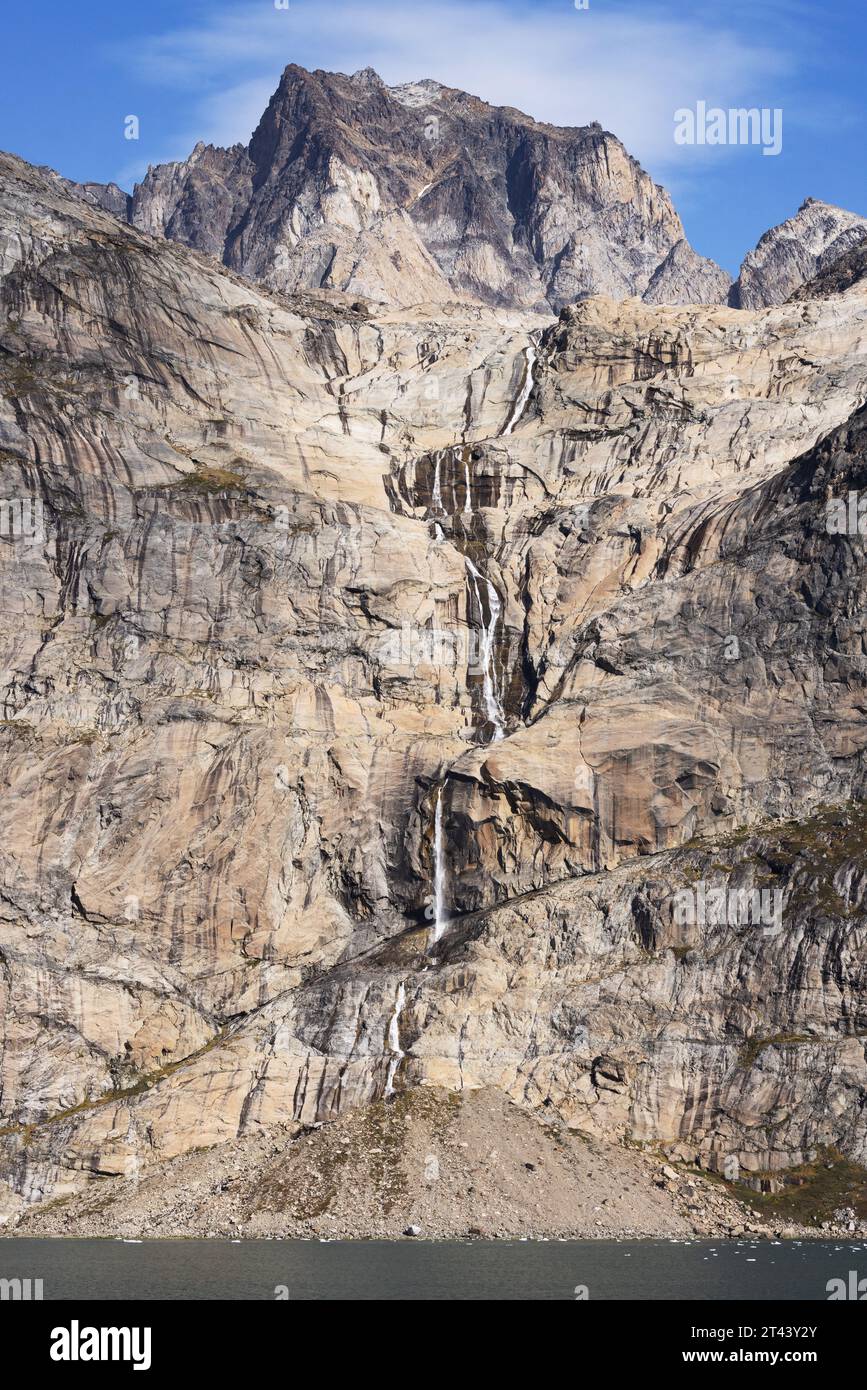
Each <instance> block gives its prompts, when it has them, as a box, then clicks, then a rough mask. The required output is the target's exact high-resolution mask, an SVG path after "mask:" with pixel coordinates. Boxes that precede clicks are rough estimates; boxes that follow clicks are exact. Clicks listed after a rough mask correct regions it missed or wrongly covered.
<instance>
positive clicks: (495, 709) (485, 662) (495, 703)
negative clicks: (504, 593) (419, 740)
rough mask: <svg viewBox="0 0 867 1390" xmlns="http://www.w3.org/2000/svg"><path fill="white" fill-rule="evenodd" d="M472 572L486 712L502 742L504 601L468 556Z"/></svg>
mask: <svg viewBox="0 0 867 1390" xmlns="http://www.w3.org/2000/svg"><path fill="white" fill-rule="evenodd" d="M464 560H465V562H466V566H467V573H468V575H469V582H470V587H471V588H472V590H473V593H474V594H475V599H476V604H477V606H478V610H479V624H480V630H481V652H480V657H481V665H482V698H483V700H484V702H485V713H486V714H487V716H488V722H489V723H490V724H491V725H492V726H493V730H494V733H493V737H492V739H491V742H492V743H499V741H500V739H501V738H503V736H504V734H505V732H506V725H505V719H504V716H503V708H502V705H501V704H500V702H499V700H498V699H497V686H496V674H497V673H496V668H495V665H494V641H495V638H496V631H497V623H498V622H499V620H500V614H501V612H502V604H501V603H500V596H499V594H498V593H497V591H496V589H495V588H494V586H493V584H492V583H491V581H490V579H486V578H485V576H484V575H483V574H480V573H479V571H478V570H477V569H476V567H475V565H474V564H473V562H472V560H470V559H468V558H467V556H464ZM482 584H484V585H485V586H486V588H487V594H488V621H487V622H485V608H484V604H483V603H482V590H481V585H482Z"/></svg>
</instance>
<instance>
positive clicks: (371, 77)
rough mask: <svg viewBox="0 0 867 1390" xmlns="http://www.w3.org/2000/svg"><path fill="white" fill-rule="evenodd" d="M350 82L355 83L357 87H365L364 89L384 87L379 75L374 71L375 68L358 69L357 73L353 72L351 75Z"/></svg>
mask: <svg viewBox="0 0 867 1390" xmlns="http://www.w3.org/2000/svg"><path fill="white" fill-rule="evenodd" d="M351 80H352V81H353V82H357V83H358V85H359V86H366V87H384V86H385V83H384V82H383V80H382V78H381V77H380V75H379V73H378V72H377V71H376V69H375V68H359V69H358V72H354V73H353V74H352V79H351Z"/></svg>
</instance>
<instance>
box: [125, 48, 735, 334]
mask: <svg viewBox="0 0 867 1390" xmlns="http://www.w3.org/2000/svg"><path fill="white" fill-rule="evenodd" d="M130 216H131V220H132V222H133V224H134V225H135V226H137V227H140V228H143V229H144V230H146V231H149V232H151V233H152V234H154V235H165V236H168V237H171V238H173V239H174V240H177V241H181V242H183V243H184V244H185V245H187V246H193V247H196V248H197V249H199V250H204V251H207V252H208V253H209V254H211V255H215V256H217V257H218V259H220V260H222V261H224V263H225V264H226V265H228V266H230V267H231V268H232V269H234V270H237V271H239V272H241V273H242V274H244V275H246V276H248V277H249V278H251V279H253V280H256V281H258V282H259V283H261V284H264V285H266V286H268V287H270V288H273V289H277V290H281V291H284V292H289V293H292V292H295V291H298V290H304V289H318V288H333V289H338V290H342V291H345V292H347V293H349V294H361V295H366V296H369V297H371V298H373V299H378V300H384V301H386V302H388V303H390V304H404V305H409V304H413V303H420V302H423V301H430V302H446V301H448V300H449V299H453V298H454V297H455V296H456V295H459V296H462V297H467V296H469V297H471V298H475V299H477V300H480V301H481V302H482V303H485V304H488V305H491V306H494V307H500V308H513V309H531V310H538V311H541V312H546V313H547V312H549V311H550V310H551V309H554V310H558V309H560V308H561V307H562V306H563V305H565V304H568V303H571V302H572V301H574V300H576V299H579V298H584V297H587V296H589V295H593V294H607V295H610V296H611V297H613V298H616V299H622V298H626V297H628V296H630V295H639V296H640V295H643V294H645V292H647V291H649V292H650V293H649V298H650V301H651V302H653V303H662V302H673V303H684V302H690V301H692V302H698V303H705V302H708V303H721V302H724V301H725V298H726V295H727V293H728V288H729V285H730V283H731V281H730V277H729V276H728V275H727V274H726V273H725V272H724V271H722V270H720V268H719V267H718V266H715V265H714V264H713V263H712V262H709V261H705V260H703V259H702V258H701V257H698V256H697V255H696V254H695V252H694V251H692V250H691V248H690V247H689V246H688V245H687V243H686V242H685V241H684V233H683V227H682V226H681V223H680V219H679V218H678V216H677V214H676V212H675V211H674V208H673V207H672V204H671V200H670V199H669V197H668V194H667V193H666V192H665V190H664V189H662V188H660V187H659V186H658V185H657V184H654V183H653V182H652V180H651V179H650V178H649V177H648V175H647V174H646V173H645V172H644V170H643V169H641V167H640V166H639V165H638V164H637V163H636V161H635V160H634V159H632V158H631V157H630V156H629V155H628V154H627V152H626V150H625V149H624V148H623V146H622V145H621V143H620V141H619V140H617V139H616V138H615V137H614V136H613V135H611V134H609V133H608V132H606V131H603V130H602V129H601V127H600V126H598V125H591V126H587V127H582V128H574V129H561V128H558V127H555V126H550V125H544V124H542V123H540V122H537V121H534V120H532V119H531V118H530V117H528V116H525V115H523V114H522V113H521V112H519V111H516V110H514V109H513V108H505V107H492V106H489V105H487V104H486V103H485V102H483V101H480V100H479V99H478V98H476V97H473V96H469V95H468V94H467V93H466V92H460V91H457V90H455V89H453V88H449V87H444V86H442V85H441V84H440V83H437V82H433V81H425V82H419V83H412V84H409V85H406V86H403V87H395V88H389V87H386V86H385V84H384V83H383V82H382V81H381V80H380V78H379V77H378V76H377V75H376V73H375V72H373V71H371V70H370V69H366V70H365V71H363V72H359V73H356V74H355V76H354V77H344V76H343V75H341V74H339V73H326V72H313V73H311V72H307V71H305V69H303V68H300V67H297V66H295V65H292V66H290V67H288V68H287V69H286V71H285V72H284V74H283V77H282V79H281V81H280V85H279V87H278V89H277V91H276V92H275V93H274V96H273V97H272V99H271V102H270V103H269V106H268V109H267V110H266V112H265V114H264V116H263V117H262V120H261V122H260V124H259V126H258V128H257V130H256V132H255V133H254V135H253V138H252V140H251V141H250V144H249V146H248V147H247V148H243V147H241V146H236V147H234V148H232V149H228V150H224V149H214V148H211V147H206V146H204V145H199V146H197V147H196V149H195V150H194V151H193V153H192V154H191V156H190V157H189V159H187V160H186V161H185V162H183V163H180V164H168V165H161V166H158V167H157V168H154V169H151V170H150V171H149V173H148V175H147V177H146V178H145V179H144V181H143V182H142V183H141V184H140V185H139V186H138V187H137V188H136V190H135V195H134V198H133V203H132V209H131V214H130ZM668 297H670V298H668Z"/></svg>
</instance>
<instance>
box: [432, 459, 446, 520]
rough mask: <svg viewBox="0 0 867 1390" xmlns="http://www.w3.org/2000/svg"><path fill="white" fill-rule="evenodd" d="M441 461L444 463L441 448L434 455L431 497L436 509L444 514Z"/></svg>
mask: <svg viewBox="0 0 867 1390" xmlns="http://www.w3.org/2000/svg"><path fill="white" fill-rule="evenodd" d="M441 463H442V454H441V453H440V451H439V449H437V451H436V454H435V455H434V480H433V494H432V497H431V501H432V502H433V506H434V509H435V510H436V511H437V512H439V513H440V514H442V512H443V511H444V510H445V508H444V507H443V494H442V488H441V485H440V464H441Z"/></svg>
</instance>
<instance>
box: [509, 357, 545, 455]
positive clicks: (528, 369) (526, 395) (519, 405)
mask: <svg viewBox="0 0 867 1390" xmlns="http://www.w3.org/2000/svg"><path fill="white" fill-rule="evenodd" d="M538 360H539V358H538V354H537V352H536V347H535V344H534V343H532V342H531V343H530V344H529V345H528V346H527V347H525V348H524V361H525V364H526V365H525V368H524V382H523V385H522V386H521V389H520V391H519V392H518V399H517V400H516V401H515V405H514V408H513V410H512V413H511V415H510V416H509V419H508V420H507V421H506V425H505V428H504V429H503V434H511V433H512V431H513V430H514V428H515V426H516V425H517V423H518V421H519V420H520V418H521V416H522V415H523V413H524V411H525V409H526V406H527V402H528V400H529V399H530V392H531V391H532V390H533V386H534V380H533V371H534V369H535V366H536V363H537V362H538Z"/></svg>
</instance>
